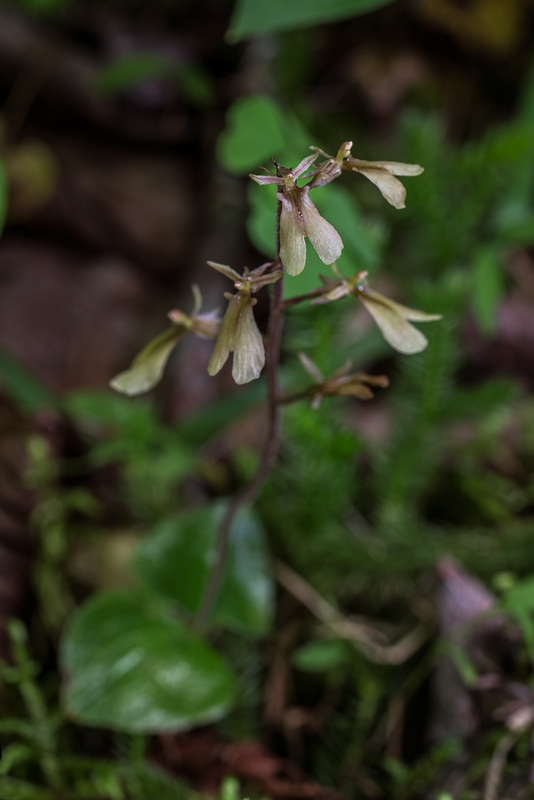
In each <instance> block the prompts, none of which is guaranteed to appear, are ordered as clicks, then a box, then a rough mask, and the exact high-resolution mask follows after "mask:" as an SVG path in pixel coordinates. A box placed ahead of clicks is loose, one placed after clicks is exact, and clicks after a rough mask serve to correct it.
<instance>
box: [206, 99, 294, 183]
mask: <svg viewBox="0 0 534 800" xmlns="http://www.w3.org/2000/svg"><path fill="white" fill-rule="evenodd" d="M284 144H285V135H284V120H283V117H282V114H281V111H280V108H279V106H278V104H277V103H276V102H275V101H274V100H271V98H270V97H266V96H264V95H256V94H253V95H248V96H246V97H241V98H239V100H236V102H235V103H234V104H233V105H232V106H231V107H230V109H229V111H228V115H227V119H226V128H225V129H224V131H223V132H222V133H221V135H220V136H219V139H218V141H217V158H218V160H219V163H220V164H221V165H222V166H223V167H224V168H225V169H227V170H228V172H233V173H235V174H237V175H242V174H246V173H247V172H250V170H254V169H258V167H259V165H260V164H261V163H262V161H268V160H269V159H270V157H271V156H274V155H275V154H276V153H277V151H280V150H282V148H283V147H284Z"/></svg>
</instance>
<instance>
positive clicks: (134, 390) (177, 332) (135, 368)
mask: <svg viewBox="0 0 534 800" xmlns="http://www.w3.org/2000/svg"><path fill="white" fill-rule="evenodd" d="M192 289H193V297H194V306H193V310H192V312H191V314H190V315H188V314H184V312H183V311H178V310H174V311H169V315H168V316H169V319H170V320H171V322H172V323H173V324H172V327H170V328H168V329H167V330H166V331H164V332H163V333H160V335H159V336H156V338H155V339H152V341H151V342H149V343H148V344H147V345H146V346H145V347H144V348H143V349H142V350H141V352H140V353H139V354H138V355H137V356H136V357H135V358H134V360H133V361H132V363H131V365H130V367H129V368H128V369H127V370H125V371H124V372H121V373H119V375H116V376H115V377H114V378H112V380H111V381H110V382H109V385H110V386H111V388H112V389H115V391H117V392H121V393H122V394H127V395H136V394H143V392H148V391H149V390H150V389H152V388H153V387H154V386H156V384H157V383H159V381H160V380H161V376H162V375H163V370H164V369H165V366H166V364H167V361H168V360H169V356H170V355H171V353H172V351H173V350H174V348H175V347H176V345H177V344H178V342H179V341H180V339H181V338H182V336H183V335H184V334H185V333H193V334H195V335H196V336H199V337H200V338H201V339H215V337H216V336H217V334H218V332H219V329H220V327H221V320H220V317H219V312H218V311H217V310H215V311H209V312H207V313H205V314H199V311H200V306H201V303H202V298H201V295H200V290H199V288H198V286H196V285H195V286H193V287H192Z"/></svg>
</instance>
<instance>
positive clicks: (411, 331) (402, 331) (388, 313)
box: [358, 292, 428, 355]
mask: <svg viewBox="0 0 534 800" xmlns="http://www.w3.org/2000/svg"><path fill="white" fill-rule="evenodd" d="M375 294H376V293H375ZM358 297H359V298H360V300H361V301H362V303H363V304H364V306H365V307H366V309H367V310H368V311H369V313H370V314H371V316H372V317H373V319H374V321H375V322H376V324H377V325H378V327H379V328H380V330H381V331H382V334H383V336H384V339H385V340H386V342H388V343H389V344H390V345H391V347H393V349H394V350H398V352H399V353H404V354H405V355H412V354H413V353H420V352H421V350H424V349H425V347H426V346H427V344H428V340H427V338H426V337H425V336H423V334H422V333H421V331H419V330H417V328H414V326H413V325H410V323H409V322H408V321H407V320H406V319H405V317H402V316H401V315H400V314H399V313H398V312H397V311H396V310H395V309H394V308H392V307H391V305H390V304H389V303H384V302H381V301H379V300H377V298H376V296H375V297H373V296H372V295H370V294H369V293H366V294H364V293H363V292H362V293H359V294H358Z"/></svg>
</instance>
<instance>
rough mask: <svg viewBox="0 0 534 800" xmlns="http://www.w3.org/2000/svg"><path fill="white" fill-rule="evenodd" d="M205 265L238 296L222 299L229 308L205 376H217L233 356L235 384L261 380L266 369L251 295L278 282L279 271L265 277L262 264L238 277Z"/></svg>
mask: <svg viewBox="0 0 534 800" xmlns="http://www.w3.org/2000/svg"><path fill="white" fill-rule="evenodd" d="M208 264H209V265H210V267H213V269H216V270H217V271H218V272H221V273H222V274H223V275H226V277H227V278H230V280H232V281H233V282H234V286H235V288H236V289H237V294H230V293H229V292H226V293H225V295H224V296H225V297H226V298H227V299H228V301H229V302H228V308H227V309H226V312H225V315H224V318H223V321H222V325H221V330H220V333H219V336H218V338H217V342H216V344H215V349H214V350H213V353H212V356H211V359H210V362H209V364H208V373H209V374H210V375H216V374H217V373H218V372H219V371H220V370H221V369H222V368H223V366H224V365H225V364H226V361H227V360H228V356H229V355H230V353H233V354H234V362H233V366H232V377H233V379H234V380H235V382H236V383H238V384H242V383H249V381H253V380H255V379H256V378H259V377H260V373H261V371H262V369H263V367H264V365H265V349H264V347H263V340H262V337H261V333H260V331H259V329H258V326H257V324H256V320H255V319H254V313H253V311H252V309H253V308H254V306H255V305H256V303H257V300H256V298H255V297H252V294H253V293H255V292H257V291H258V290H259V289H261V288H262V287H263V286H266V285H267V284H269V283H274V282H275V281H277V280H278V279H279V278H280V277H281V275H282V271H281V270H275V271H273V272H270V273H268V274H267V275H265V274H264V273H265V270H266V269H267V267H269V266H270V265H269V264H264V265H263V266H261V267H258V268H257V269H255V270H252V271H249V270H248V269H247V268H246V267H245V270H244V272H243V275H240V274H239V273H238V272H236V271H235V270H234V269H232V268H231V267H227V266H225V265H224V264H217V263H215V262H213V261H208Z"/></svg>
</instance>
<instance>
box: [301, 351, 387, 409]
mask: <svg viewBox="0 0 534 800" xmlns="http://www.w3.org/2000/svg"><path fill="white" fill-rule="evenodd" d="M299 359H300V363H301V364H302V366H303V367H304V369H305V370H306V372H307V373H308V375H309V376H310V377H311V378H313V380H314V381H315V383H316V384H317V386H313V387H311V388H310V389H308V391H307V394H308V395H309V396H310V398H311V407H312V408H319V406H320V405H321V403H322V401H323V397H357V398H358V399H359V400H371V399H372V398H373V397H374V394H373V392H372V390H371V388H370V387H371V386H380V387H381V388H383V389H385V388H386V387H387V386H389V379H388V378H387V376H386V375H368V374H367V373H365V372H354V373H351V372H350V370H351V367H352V362H351V361H347V363H346V364H345V366H344V367H342V368H341V369H339V370H337V371H336V372H334V373H333V375H331V376H330V378H325V377H324V375H323V374H322V372H321V371H320V369H319V368H318V366H317V365H316V364H315V363H314V362H313V361H312V360H311V358H309V357H308V356H307V355H306V354H305V353H299Z"/></svg>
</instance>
